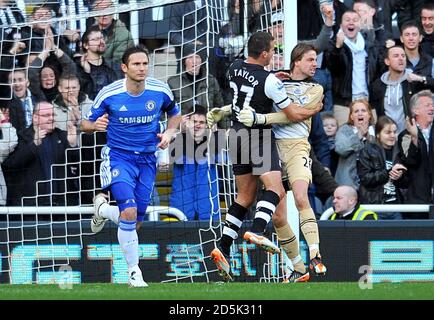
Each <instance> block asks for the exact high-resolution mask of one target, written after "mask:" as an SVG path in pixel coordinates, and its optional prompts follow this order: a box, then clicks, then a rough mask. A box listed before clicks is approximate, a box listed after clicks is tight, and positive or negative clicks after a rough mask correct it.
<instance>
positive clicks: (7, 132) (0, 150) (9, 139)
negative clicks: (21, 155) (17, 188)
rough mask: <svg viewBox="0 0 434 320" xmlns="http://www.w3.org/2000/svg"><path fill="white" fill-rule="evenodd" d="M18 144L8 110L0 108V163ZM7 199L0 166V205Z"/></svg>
mask: <svg viewBox="0 0 434 320" xmlns="http://www.w3.org/2000/svg"><path fill="white" fill-rule="evenodd" d="M17 144H18V137H17V131H16V130H15V128H14V127H13V126H12V125H11V123H10V122H9V110H8V109H7V108H2V109H0V164H2V163H3V161H4V160H5V159H6V158H7V157H8V156H9V154H10V153H11V152H12V151H14V149H15V147H16V146H17ZM6 199H7V187H6V181H5V178H4V175H3V171H2V170H1V168H0V205H1V206H4V205H5V204H6Z"/></svg>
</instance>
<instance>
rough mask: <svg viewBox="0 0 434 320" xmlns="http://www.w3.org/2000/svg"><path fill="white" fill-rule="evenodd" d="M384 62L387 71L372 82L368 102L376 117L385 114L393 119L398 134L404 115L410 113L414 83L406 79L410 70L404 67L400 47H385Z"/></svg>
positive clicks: (403, 124)
mask: <svg viewBox="0 0 434 320" xmlns="http://www.w3.org/2000/svg"><path fill="white" fill-rule="evenodd" d="M384 63H385V64H386V66H387V67H388V71H386V72H385V73H383V74H382V75H381V77H380V78H378V79H377V80H375V81H374V82H373V84H372V86H371V88H370V90H371V93H370V94H369V97H370V102H371V105H372V107H373V108H375V110H376V113H377V116H378V117H380V116H383V115H387V116H389V117H390V118H392V119H393V121H395V123H396V125H397V127H398V134H399V133H401V132H402V131H403V130H404V129H405V117H406V116H408V115H409V114H410V109H409V103H410V97H411V95H412V93H413V92H414V83H413V82H409V81H408V77H409V75H410V74H411V71H410V70H409V69H406V67H405V66H406V58H405V51H404V49H403V48H402V47H400V46H393V47H391V48H389V49H387V52H386V58H385V59H384Z"/></svg>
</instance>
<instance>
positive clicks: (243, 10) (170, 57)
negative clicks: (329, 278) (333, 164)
mask: <svg viewBox="0 0 434 320" xmlns="http://www.w3.org/2000/svg"><path fill="white" fill-rule="evenodd" d="M99 1H102V2H104V1H109V0H99ZM89 2H90V1H85V0H69V1H66V2H65V1H36V0H35V1H10V3H9V7H8V8H2V10H0V22H1V26H0V31H1V39H2V42H1V43H2V44H1V46H2V48H1V54H0V103H1V105H2V107H0V122H2V124H0V127H1V130H2V140H0V142H1V146H2V158H1V159H2V163H3V165H2V169H3V172H2V173H3V176H4V179H3V180H2V179H1V177H0V186H1V188H2V192H1V194H2V195H3V199H0V201H3V202H2V205H3V206H2V207H0V283H13V284H24V283H64V282H65V281H67V282H72V283H81V282H99V281H107V282H110V281H111V282H114V283H125V282H126V281H127V273H126V270H127V268H126V263H125V261H124V258H123V256H122V253H121V251H120V248H119V246H118V245H117V237H116V230H117V229H116V226H115V225H114V224H111V225H109V226H108V227H107V228H106V229H105V230H104V231H103V232H101V234H97V235H93V233H92V232H91V231H90V228H89V224H90V218H91V216H92V214H93V206H92V199H93V197H94V196H95V195H96V194H97V193H98V192H100V191H101V187H100V182H99V166H100V162H101V156H100V153H101V148H102V146H103V145H104V144H105V142H106V137H105V134H104V133H95V134H92V135H88V134H83V133H80V132H79V130H78V128H79V126H78V125H77V123H78V122H79V119H76V120H77V123H76V125H77V137H76V138H75V139H68V138H67V137H66V138H65V139H68V141H66V140H65V141H63V140H62V144H63V143H65V146H64V148H63V149H61V148H59V146H55V147H53V146H51V147H50V148H51V149H48V150H49V151H47V152H45V153H44V152H42V153H41V154H37V152H36V151H35V150H34V149H32V148H33V147H32V148H30V147H27V148H26V147H25V144H23V141H24V140H23V139H25V138H26V137H25V136H24V135H23V134H22V133H23V132H26V130H27V131H28V130H30V129H29V128H31V127H32V126H33V124H32V116H31V115H32V111H33V108H34V106H35V103H36V101H37V100H38V99H39V98H40V97H38V95H39V94H42V95H43V97H44V100H48V101H50V102H52V101H53V104H55V103H56V99H57V98H58V97H59V96H61V95H62V93H61V92H60V91H59V88H58V86H59V79H60V76H61V74H62V71H63V73H65V72H66V71H65V70H68V72H72V73H74V74H75V75H76V77H77V78H78V80H79V83H80V85H81V90H85V89H86V90H88V91H86V93H87V96H88V97H89V100H90V101H91V100H92V98H93V97H92V94H94V93H95V90H96V89H95V90H94V91H92V89H89V88H87V87H86V88H85V87H84V86H83V82H82V81H83V79H84V77H83V76H82V74H81V73H80V72H79V71H78V69H79V68H80V67H81V68H84V64H85V63H84V62H83V59H82V56H83V55H84V52H83V50H82V46H83V42H82V37H83V35H84V34H85V31H86V30H88V29H89V28H91V27H92V25H93V24H94V23H96V21H97V18H98V17H101V16H104V17H105V16H112V15H113V19H115V20H116V21H119V22H120V25H122V26H123V27H126V28H127V29H128V30H129V31H130V34H131V39H132V43H134V44H139V43H142V44H143V43H144V44H145V45H146V46H147V47H148V48H149V49H150V69H149V75H150V76H152V77H155V78H157V79H160V80H163V81H165V82H168V83H169V85H170V86H171V89H172V91H173V93H174V95H175V98H176V99H177V102H178V103H179V104H180V106H181V109H182V114H183V115H185V116H188V115H192V114H194V113H195V111H196V106H197V105H202V106H204V107H205V108H206V109H207V110H210V109H211V108H213V107H221V106H223V105H225V104H229V103H231V99H232V98H231V97H230V94H229V92H230V90H229V87H228V86H227V84H226V82H225V80H224V78H225V70H226V69H227V67H228V66H229V64H230V63H231V62H232V61H233V60H234V59H236V58H243V57H245V54H246V41H247V39H248V37H249V35H250V34H251V33H252V32H254V31H256V30H269V28H270V27H271V26H272V24H273V19H274V22H275V19H276V15H275V14H276V13H279V12H280V11H281V10H282V7H283V4H282V2H281V0H264V1H262V0H261V1H255V0H253V1H250V0H249V1H242V0H240V1H231V0H206V1H204V3H205V5H204V6H203V7H195V1H190V2H189V5H192V6H190V8H192V10H190V11H188V10H185V7H186V6H183V7H181V9H182V10H181V9H180V8H179V7H178V8H177V9H176V10H175V8H176V5H177V3H178V2H180V1H165V0H160V1H155V0H153V1H146V0H142V1H140V0H137V1H131V0H130V1H121V0H119V1H117V0H113V1H112V2H113V5H111V6H109V7H107V8H102V9H101V8H100V9H98V10H94V8H93V7H92V4H90V3H89ZM109 2H110V1H109ZM41 5H42V7H43V8H44V9H46V8H48V9H47V10H39V9H40V8H41ZM6 17H7V18H8V19H6ZM273 17H274V18H273ZM169 21H170V23H169ZM151 25H152V26H153V27H154V30H152V28H151ZM174 25H175V26H178V27H176V28H175V27H173V26H174ZM118 27H119V28H121V26H118V25H116V28H118ZM166 27H167V29H165V28H166ZM41 30H44V31H43V32H41ZM47 30H50V31H47ZM161 35H162V36H161ZM105 36H106V37H107V35H105ZM160 36H161V38H158V37H160ZM157 38H158V39H157ZM156 39H157V40H159V41H160V43H159V45H157V46H156V48H154V44H155V40H156ZM278 41H279V40H278ZM157 42H158V41H157ZM111 44H112V45H114V46H115V47H116V45H117V43H116V42H114V43H111ZM59 48H60V49H61V50H62V52H63V55H61V54H59V51H58V49H59ZM277 53H278V52H277ZM191 54H194V55H198V56H199V57H200V60H199V59H198V60H196V62H195V63H196V65H198V68H199V69H200V72H199V73H198V74H196V75H194V76H191V74H190V75H188V76H186V73H187V70H186V69H187V67H188V66H187V65H186V64H187V63H186V58H187V57H188V56H191ZM110 59H116V55H115V54H113V55H112V56H111V57H110ZM107 60H109V59H107ZM273 63H274V62H273ZM47 66H48V68H46V67H47ZM53 66H54V67H53ZM72 66H74V67H72ZM112 67H113V70H114V74H116V71H120V70H116V68H118V67H119V63H118V64H117V65H116V63H114V64H113V65H112ZM189 67H191V66H189ZM50 68H51V70H49V69H50ZM56 68H57V69H56ZM193 68H194V67H193ZM270 68H274V69H277V68H278V66H277V65H276V66H270ZM84 76H85V77H87V76H89V75H84ZM91 76H93V74H90V77H91ZM121 76H122V74H120V75H119V73H118V78H119V77H121ZM92 80H93V81H94V85H95V87H98V86H99V85H100V84H101V83H102V82H104V81H108V80H110V77H109V76H108V75H107V73H104V74H103V76H100V77H99V78H98V77H97V78H96V79H92ZM98 81H101V83H100V82H98ZM53 83H54V85H53ZM53 88H54V89H53ZM56 90H57V92H56ZM67 90H70V91H71V92H72V91H73V90H74V89H72V88H69V89H67ZM53 92H54V93H55V94H54V93H53ZM67 92H69V91H67ZM186 92H187V94H186ZM78 102H79V104H80V109H78V111H76V112H77V113H78V116H77V118H80V115H81V116H82V114H83V112H84V110H86V108H89V107H90V105H91V102H90V105H87V106H86V104H82V102H83V101H81V100H80V99H79V101H78ZM55 107H56V105H55ZM64 107H65V110H63V112H64V113H65V114H68V110H71V107H68V106H64ZM19 108H21V111H20V113H19V114H18V115H17V114H16V111H17V110H20V109H19ZM87 110H88V109H87ZM80 112H81V114H80ZM56 116H57V115H56ZM65 117H66V116H65ZM3 118H5V119H6V120H5V121H1V120H3ZM66 119H68V120H70V118H69V116H68V118H65V120H63V121H64V123H63V124H59V128H60V129H63V130H64V131H67V130H68V128H67V122H66ZM3 122H4V123H3ZM162 125H163V126H164V119H162ZM227 128H228V123H224V122H223V123H222V124H221V127H219V128H218V130H217V133H215V132H212V131H209V132H207V134H208V135H209V136H211V135H218V136H219V137H220V139H221V140H223V143H222V144H219V146H222V147H221V148H220V149H219V150H218V151H217V152H216V153H215V154H213V155H210V153H208V154H207V157H208V163H211V162H212V161H211V158H210V157H215V159H218V160H216V165H215V166H211V165H209V167H208V170H207V171H206V172H207V173H206V175H205V176H202V177H201V179H202V180H203V181H205V182H206V185H207V187H206V188H205V189H206V190H208V191H207V192H208V196H207V197H206V198H204V199H200V201H201V202H208V203H209V208H210V209H209V219H207V220H204V221H200V222H198V223H197V224H196V225H193V226H192V225H191V224H190V225H189V227H186V224H185V223H184V222H172V221H171V220H183V219H184V218H185V215H184V213H183V212H182V210H179V209H176V208H173V207H171V206H170V201H171V196H172V193H173V190H172V185H173V181H172V179H173V167H174V164H173V163H171V164H170V166H169V169H168V170H167V169H166V171H162V172H159V173H158V175H157V181H156V182H155V192H154V195H153V199H152V201H151V206H150V207H149V208H148V212H147V213H148V214H149V217H150V220H154V221H153V222H149V223H151V224H152V225H148V226H149V228H148V229H146V231H141V232H140V234H139V242H140V243H141V245H140V259H141V261H142V260H144V262H143V263H144V265H143V266H144V269H148V268H153V269H155V270H157V271H156V272H157V273H158V274H159V275H158V276H156V277H155V281H191V282H193V281H213V280H218V276H217V274H216V271H217V270H216V268H215V265H214V264H213V263H212V262H211V261H210V259H209V253H210V252H211V250H212V249H213V248H214V247H215V245H216V243H217V241H218V240H219V239H220V237H221V233H222V220H223V219H224V215H225V213H226V212H227V209H228V208H229V206H230V205H231V204H232V202H233V199H234V197H235V194H236V189H235V183H234V177H233V174H232V168H231V163H230V160H229V156H228V147H227V135H226V131H225V130H226V129H227ZM68 132H69V131H68ZM21 140H23V141H21ZM74 140H75V143H74ZM59 141H61V140H59ZM27 142H29V141H28V140H27ZM59 144H60V142H59ZM17 148H18V149H17ZM3 150H5V151H3ZM18 153H19V154H20V156H17V154H18ZM21 155H25V156H26V157H27V158H24V157H22V156H21ZM14 159H15V160H16V161H13V160H14ZM18 159H19V160H20V161H18ZM25 159H28V161H30V162H32V161H39V167H38V168H40V170H41V172H40V173H37V172H36V171H35V172H33V171H32V170H35V166H32V165H30V164H29V163H27V162H26V161H27V160H25ZM32 163H33V162H32ZM213 171H214V172H213ZM213 185H216V186H217V192H216V190H214V189H213V188H212V187H211V186H213ZM183 187H184V192H183V194H182V195H181V197H185V198H182V200H183V201H184V202H188V201H189V200H190V199H188V197H187V195H188V192H189V191H188V189H186V188H187V186H183ZM29 190H30V191H29ZM6 191H7V193H6ZM191 192H193V190H192V191H191ZM111 204H114V202H111ZM163 220H165V221H163ZM145 224H146V223H145ZM150 230H153V231H152V233H151V234H145V233H148V232H149V231H150ZM185 239H188V241H187V240H185ZM163 244H164V246H163ZM252 249H253V248H251V247H250V246H249V245H247V244H246V243H243V242H242V241H241V240H237V241H236V243H235V244H234V246H233V247H232V253H233V255H232V259H231V260H232V263H233V270H234V274H235V275H243V274H244V275H247V276H251V275H252V274H253V273H254V272H253V271H252V270H253V269H256V267H257V269H258V270H257V273H256V274H255V275H256V276H257V277H262V280H265V281H276V279H277V280H278V279H279V277H281V274H282V272H284V269H285V265H284V264H282V262H281V261H282V259H284V258H282V257H278V258H277V260H276V257H274V258H271V257H264V256H261V257H259V258H256V255H255V258H254V259H253V262H254V263H255V267H254V268H253V267H252V268H250V267H251V266H249V265H250V262H249V261H250V260H249V259H250V258H251V257H249V255H250V252H251V250H252ZM255 259H256V260H255ZM258 259H259V260H258ZM264 259H265V260H266V261H265V262H266V264H265V267H264V269H263V270H262V264H258V261H261V262H263V261H264ZM276 268H277V269H276ZM259 269H260V270H259ZM107 270H110V271H107ZM270 270H271V271H270ZM65 279H66V280H65Z"/></svg>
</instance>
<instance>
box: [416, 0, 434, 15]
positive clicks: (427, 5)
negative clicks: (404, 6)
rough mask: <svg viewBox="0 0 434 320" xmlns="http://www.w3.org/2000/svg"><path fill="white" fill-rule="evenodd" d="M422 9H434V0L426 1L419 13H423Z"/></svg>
mask: <svg viewBox="0 0 434 320" xmlns="http://www.w3.org/2000/svg"><path fill="white" fill-rule="evenodd" d="M422 10H429V11H434V3H433V2H430V1H426V2H425V3H424V4H423V5H422V8H420V13H419V15H420V14H421V13H422Z"/></svg>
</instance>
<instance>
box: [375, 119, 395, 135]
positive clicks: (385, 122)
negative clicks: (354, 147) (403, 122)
mask: <svg viewBox="0 0 434 320" xmlns="http://www.w3.org/2000/svg"><path fill="white" fill-rule="evenodd" d="M389 124H394V125H395V126H396V127H398V126H397V124H396V122H395V121H394V120H393V119H392V118H390V117H388V116H381V117H379V118H378V119H377V123H376V124H375V135H376V136H377V139H378V136H379V135H380V132H381V130H383V129H384V127H385V126H387V125H389Z"/></svg>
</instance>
